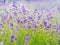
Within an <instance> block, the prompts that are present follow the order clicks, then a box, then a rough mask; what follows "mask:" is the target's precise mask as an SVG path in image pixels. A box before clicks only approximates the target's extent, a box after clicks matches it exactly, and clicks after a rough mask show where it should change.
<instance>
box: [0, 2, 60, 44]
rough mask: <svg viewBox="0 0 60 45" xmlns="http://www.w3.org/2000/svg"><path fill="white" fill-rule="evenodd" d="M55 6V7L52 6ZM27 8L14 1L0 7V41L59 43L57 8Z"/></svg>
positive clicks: (9, 42) (8, 42) (59, 29)
mask: <svg viewBox="0 0 60 45" xmlns="http://www.w3.org/2000/svg"><path fill="white" fill-rule="evenodd" d="M54 8H55V7H54ZM54 8H52V9H51V10H48V9H46V11H47V13H45V12H46V11H44V10H40V9H34V10H31V9H29V10H28V9H27V8H26V6H25V5H22V6H21V3H17V2H15V1H13V2H11V3H9V4H4V5H2V6H1V7H0V42H3V43H4V45H60V36H59V35H60V24H58V23H59V22H58V19H59V18H60V17H59V18H58V17H57V16H56V15H59V14H58V13H59V11H58V10H59V8H58V7H57V8H55V9H54Z"/></svg>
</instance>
